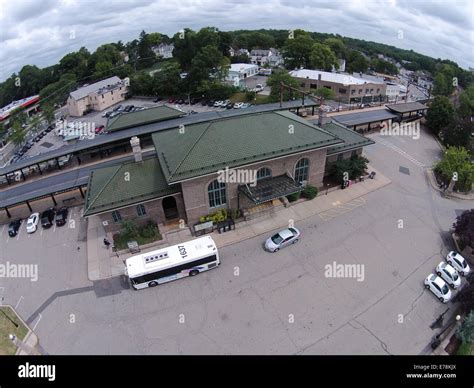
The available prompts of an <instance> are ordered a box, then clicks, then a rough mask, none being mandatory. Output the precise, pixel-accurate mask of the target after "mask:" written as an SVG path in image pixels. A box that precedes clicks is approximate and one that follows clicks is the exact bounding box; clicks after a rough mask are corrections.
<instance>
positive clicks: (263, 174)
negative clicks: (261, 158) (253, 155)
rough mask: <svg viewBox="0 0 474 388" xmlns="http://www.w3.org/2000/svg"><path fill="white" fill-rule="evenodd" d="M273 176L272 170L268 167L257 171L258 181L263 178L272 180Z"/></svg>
mask: <svg viewBox="0 0 474 388" xmlns="http://www.w3.org/2000/svg"><path fill="white" fill-rule="evenodd" d="M271 176H272V170H270V169H269V168H267V167H262V168H261V169H259V170H258V171H257V181H259V180H260V179H263V178H270V177H271Z"/></svg>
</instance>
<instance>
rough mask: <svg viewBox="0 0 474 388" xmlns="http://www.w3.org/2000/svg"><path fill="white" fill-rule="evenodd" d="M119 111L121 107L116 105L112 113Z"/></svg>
mask: <svg viewBox="0 0 474 388" xmlns="http://www.w3.org/2000/svg"><path fill="white" fill-rule="evenodd" d="M120 109H122V105H117V106H116V107H115V108H114V109H113V111H114V112H117V111H118V110H120Z"/></svg>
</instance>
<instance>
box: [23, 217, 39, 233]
mask: <svg viewBox="0 0 474 388" xmlns="http://www.w3.org/2000/svg"><path fill="white" fill-rule="evenodd" d="M38 222H39V213H33V214H32V215H31V216H29V217H28V220H27V221H26V232H27V233H34V232H36V229H38Z"/></svg>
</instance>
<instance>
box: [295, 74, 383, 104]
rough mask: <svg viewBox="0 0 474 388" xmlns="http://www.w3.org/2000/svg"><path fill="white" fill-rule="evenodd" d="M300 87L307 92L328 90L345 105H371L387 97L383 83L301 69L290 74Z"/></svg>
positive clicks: (346, 75) (348, 75)
mask: <svg viewBox="0 0 474 388" xmlns="http://www.w3.org/2000/svg"><path fill="white" fill-rule="evenodd" d="M290 75H291V76H292V77H294V78H296V79H297V80H298V82H299V86H300V87H301V88H303V89H306V90H310V91H311V90H318V89H321V88H327V89H330V90H332V91H333V93H334V97H335V98H336V99H338V100H340V101H341V102H345V103H348V104H350V103H370V102H373V101H380V100H381V99H383V98H384V97H385V89H386V85H385V83H384V82H381V81H369V80H366V79H363V78H361V77H354V76H353V75H350V74H342V73H331V72H327V71H319V70H309V69H299V70H293V71H291V72H290Z"/></svg>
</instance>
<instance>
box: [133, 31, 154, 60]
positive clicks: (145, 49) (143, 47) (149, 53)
mask: <svg viewBox="0 0 474 388" xmlns="http://www.w3.org/2000/svg"><path fill="white" fill-rule="evenodd" d="M137 54H138V62H137V69H146V68H147V67H150V66H152V65H153V64H154V63H155V62H156V57H155V53H154V52H153V50H152V49H151V43H150V41H149V39H148V34H147V33H146V32H145V31H142V32H141V33H140V38H139V39H138V47H137Z"/></svg>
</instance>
